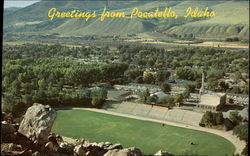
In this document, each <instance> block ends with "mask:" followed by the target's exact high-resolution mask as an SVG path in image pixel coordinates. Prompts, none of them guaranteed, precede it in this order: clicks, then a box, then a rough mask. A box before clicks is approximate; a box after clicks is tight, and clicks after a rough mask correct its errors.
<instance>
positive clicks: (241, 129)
mask: <svg viewBox="0 0 250 156" xmlns="http://www.w3.org/2000/svg"><path fill="white" fill-rule="evenodd" d="M233 134H234V135H236V136H237V137H239V138H240V140H244V141H248V123H241V124H239V125H237V126H235V127H234V129H233Z"/></svg>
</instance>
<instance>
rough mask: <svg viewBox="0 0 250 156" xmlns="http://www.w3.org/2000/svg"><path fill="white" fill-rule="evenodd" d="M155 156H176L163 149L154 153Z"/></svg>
mask: <svg viewBox="0 0 250 156" xmlns="http://www.w3.org/2000/svg"><path fill="white" fill-rule="evenodd" d="M154 156H174V155H173V154H171V153H169V152H167V151H162V150H159V151H158V152H156V153H155V154H154Z"/></svg>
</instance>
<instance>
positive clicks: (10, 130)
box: [1, 121, 16, 135]
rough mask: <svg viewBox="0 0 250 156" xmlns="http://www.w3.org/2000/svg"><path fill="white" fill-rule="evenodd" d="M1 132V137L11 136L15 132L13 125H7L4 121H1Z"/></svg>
mask: <svg viewBox="0 0 250 156" xmlns="http://www.w3.org/2000/svg"><path fill="white" fill-rule="evenodd" d="M1 130H2V134H3V135H5V134H13V133H14V132H15V131H16V129H15V127H14V125H13V124H10V123H8V122H6V121H2V127H1Z"/></svg>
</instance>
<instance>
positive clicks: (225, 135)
mask: <svg viewBox="0 0 250 156" xmlns="http://www.w3.org/2000/svg"><path fill="white" fill-rule="evenodd" d="M71 109H77V110H88V111H94V112H99V113H105V114H111V115H116V116H122V117H128V118H133V119H138V120H144V121H151V122H157V123H161V124H162V123H164V124H166V125H172V126H177V127H182V128H188V129H193V130H198V131H203V132H208V133H213V134H216V135H219V136H221V137H223V138H225V139H227V140H229V141H230V142H231V143H232V144H233V145H234V147H235V153H241V152H242V150H243V148H244V147H245V145H246V143H245V142H244V141H241V140H239V139H238V138H237V137H236V136H234V135H233V134H232V131H227V132H225V131H221V130H216V129H210V128H204V127H198V126H191V125H185V124H182V123H175V122H169V121H163V120H158V119H152V118H148V117H141V116H135V115H129V114H123V113H118V112H111V111H106V110H103V109H95V108H71Z"/></svg>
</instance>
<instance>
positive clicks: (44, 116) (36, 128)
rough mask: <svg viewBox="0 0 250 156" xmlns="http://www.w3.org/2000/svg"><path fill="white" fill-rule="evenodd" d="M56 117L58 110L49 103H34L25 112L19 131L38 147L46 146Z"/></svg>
mask: <svg viewBox="0 0 250 156" xmlns="http://www.w3.org/2000/svg"><path fill="white" fill-rule="evenodd" d="M55 119H56V111H55V110H54V109H52V108H51V107H50V106H49V105H42V104H38V103H34V104H33V106H31V107H29V108H28V110H27V111H26V113H25V116H24V119H23V120H22V122H21V124H20V127H19V129H18V132H19V133H21V134H23V135H25V136H26V137H27V138H29V139H30V140H32V141H33V142H34V144H35V145H36V146H37V147H39V146H40V147H44V144H45V143H46V142H47V141H48V135H49V133H50V131H51V128H52V126H53V123H54V121H55Z"/></svg>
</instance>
